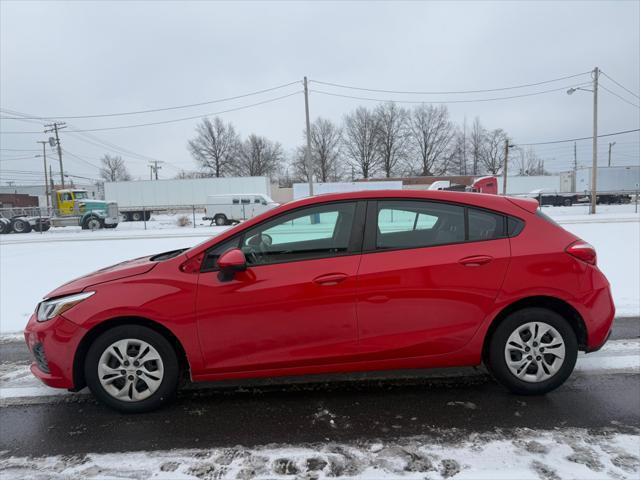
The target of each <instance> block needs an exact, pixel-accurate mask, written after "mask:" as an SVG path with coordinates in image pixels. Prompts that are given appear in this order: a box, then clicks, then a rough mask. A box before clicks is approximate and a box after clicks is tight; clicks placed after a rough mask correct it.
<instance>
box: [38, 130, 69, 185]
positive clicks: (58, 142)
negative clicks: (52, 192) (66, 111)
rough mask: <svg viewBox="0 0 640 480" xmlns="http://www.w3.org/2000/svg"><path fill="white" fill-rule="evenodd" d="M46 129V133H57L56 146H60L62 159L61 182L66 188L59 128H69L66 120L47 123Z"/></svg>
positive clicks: (59, 153)
mask: <svg viewBox="0 0 640 480" xmlns="http://www.w3.org/2000/svg"><path fill="white" fill-rule="evenodd" d="M45 128H46V130H45V131H44V133H50V132H53V133H55V135H56V146H57V147H58V160H59V161H60V184H61V185H62V188H64V170H63V169H62V148H60V136H59V135H58V130H62V129H63V128H67V124H66V123H64V122H53V123H50V124H48V125H45Z"/></svg>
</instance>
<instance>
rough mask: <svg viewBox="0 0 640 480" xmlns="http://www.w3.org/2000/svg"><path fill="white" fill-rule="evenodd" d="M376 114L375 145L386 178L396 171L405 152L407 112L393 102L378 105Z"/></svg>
mask: <svg viewBox="0 0 640 480" xmlns="http://www.w3.org/2000/svg"><path fill="white" fill-rule="evenodd" d="M375 115H376V125H377V127H378V128H377V130H376V146H377V150H378V157H379V158H380V165H381V167H382V170H383V171H384V174H385V176H386V177H387V178H389V177H391V175H392V173H394V172H395V171H396V167H397V165H398V163H399V162H400V161H402V160H404V159H405V156H406V153H407V140H408V138H409V135H408V131H407V119H408V116H409V114H408V112H407V110H405V109H404V108H400V107H398V105H397V104H395V103H393V102H387V103H385V104H382V105H378V107H377V108H376V110H375Z"/></svg>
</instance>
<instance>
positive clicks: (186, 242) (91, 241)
mask: <svg viewBox="0 0 640 480" xmlns="http://www.w3.org/2000/svg"><path fill="white" fill-rule="evenodd" d="M634 210H635V205H601V206H599V207H598V214H597V215H595V216H592V215H588V207H586V206H582V205H580V206H574V207H545V208H544V211H545V213H547V214H549V215H551V216H552V217H554V218H555V219H556V220H557V221H559V222H560V223H561V224H562V225H563V226H564V227H565V228H566V229H567V230H569V231H571V232H573V233H575V234H576V235H578V236H580V237H581V238H583V239H584V240H586V241H588V242H590V243H592V244H593V245H594V246H595V247H596V249H597V251H598V256H599V265H600V268H601V269H602V270H603V271H604V273H605V274H606V275H607V277H608V278H609V280H610V281H611V284H612V288H613V296H614V300H615V303H616V309H617V315H619V316H637V315H640V248H639V245H640V214H636V213H635V211H634ZM179 216H180V214H175V215H169V214H165V215H158V216H156V217H155V218H153V219H152V220H150V221H149V222H147V230H145V229H144V223H143V222H124V223H121V224H120V225H118V228H117V229H115V230H99V231H94V232H91V231H86V230H82V229H80V228H79V227H66V228H53V229H51V230H49V231H48V232H44V233H41V234H40V233H35V232H32V233H29V234H22V235H16V234H12V235H2V236H0V299H1V301H0V333H2V334H6V333H12V332H17V331H20V330H22V329H23V328H24V326H25V324H26V322H27V320H28V318H29V316H30V315H31V313H32V312H33V309H34V308H35V306H36V304H37V303H38V302H39V301H40V299H41V298H42V297H43V296H44V295H46V294H47V293H48V292H50V291H51V290H53V289H54V288H56V287H58V286H59V285H61V284H62V283H65V282H67V281H69V280H71V279H73V278H76V277H79V276H81V275H84V274H86V273H89V272H92V271H94V270H97V269H99V268H103V267H106V266H109V265H112V264H114V263H118V262H121V261H124V260H127V259H131V258H135V257H139V256H144V255H151V254H154V253H159V252H163V251H167V250H172V249H176V248H182V247H190V246H192V245H195V244H197V243H200V242H201V241H203V240H206V239H207V238H210V237H212V236H214V235H217V234H219V233H220V232H222V231H224V229H225V228H226V227H211V226H208V222H203V221H201V220H198V216H197V215H196V226H197V228H193V226H186V227H178V226H177V223H176V222H177V218H178V217H179ZM187 216H188V215H187ZM189 218H191V217H189Z"/></svg>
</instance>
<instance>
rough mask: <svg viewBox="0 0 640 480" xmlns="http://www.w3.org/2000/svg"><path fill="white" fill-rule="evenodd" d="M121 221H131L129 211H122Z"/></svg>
mask: <svg viewBox="0 0 640 480" xmlns="http://www.w3.org/2000/svg"><path fill="white" fill-rule="evenodd" d="M122 221H123V222H130V221H131V213H130V212H123V213H122Z"/></svg>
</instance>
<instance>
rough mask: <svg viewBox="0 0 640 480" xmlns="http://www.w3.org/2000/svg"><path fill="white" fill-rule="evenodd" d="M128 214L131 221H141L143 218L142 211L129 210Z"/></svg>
mask: <svg viewBox="0 0 640 480" xmlns="http://www.w3.org/2000/svg"><path fill="white" fill-rule="evenodd" d="M130 215H131V221H132V222H141V221H142V219H143V218H144V212H131V214H130Z"/></svg>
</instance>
